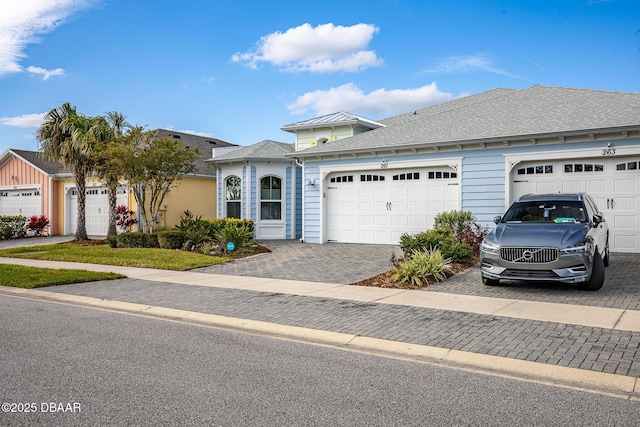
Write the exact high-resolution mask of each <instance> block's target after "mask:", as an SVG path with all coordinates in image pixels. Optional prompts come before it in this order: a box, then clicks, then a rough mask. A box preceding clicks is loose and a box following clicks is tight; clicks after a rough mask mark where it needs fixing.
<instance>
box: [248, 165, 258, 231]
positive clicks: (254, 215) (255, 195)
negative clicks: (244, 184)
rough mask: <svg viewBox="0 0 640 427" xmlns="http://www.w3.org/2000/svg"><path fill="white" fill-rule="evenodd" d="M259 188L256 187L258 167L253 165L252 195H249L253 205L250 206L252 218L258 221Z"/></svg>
mask: <svg viewBox="0 0 640 427" xmlns="http://www.w3.org/2000/svg"><path fill="white" fill-rule="evenodd" d="M256 197H257V189H256V167H255V166H251V195H250V197H249V200H250V201H251V206H250V214H249V215H250V218H251V219H252V220H253V221H257V220H258V216H257V215H256V206H257V204H258V202H257V199H256Z"/></svg>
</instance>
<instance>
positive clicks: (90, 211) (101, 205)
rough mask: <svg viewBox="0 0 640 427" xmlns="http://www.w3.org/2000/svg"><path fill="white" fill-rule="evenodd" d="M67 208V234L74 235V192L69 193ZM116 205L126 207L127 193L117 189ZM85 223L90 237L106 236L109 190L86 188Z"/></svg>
mask: <svg viewBox="0 0 640 427" xmlns="http://www.w3.org/2000/svg"><path fill="white" fill-rule="evenodd" d="M69 194H70V196H69V207H70V209H69V210H68V217H67V224H69V228H68V229H67V231H66V232H67V234H74V233H75V232H76V228H77V224H78V195H77V192H76V190H71V192H70V193H69ZM116 200H117V201H116V204H117V205H118V206H120V205H125V206H127V205H128V197H127V191H126V189H124V188H119V189H118V195H117V198H116ZM85 223H86V228H87V234H88V235H90V236H106V235H107V229H108V227H109V190H108V189H106V188H104V187H99V188H88V189H87V190H86V199H85Z"/></svg>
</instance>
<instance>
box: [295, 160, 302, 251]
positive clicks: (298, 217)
mask: <svg viewBox="0 0 640 427" xmlns="http://www.w3.org/2000/svg"><path fill="white" fill-rule="evenodd" d="M295 188H296V193H295V194H296V219H295V222H296V224H295V226H296V228H295V231H296V235H295V238H296V239H299V238H301V237H302V168H301V167H298V166H296V184H295Z"/></svg>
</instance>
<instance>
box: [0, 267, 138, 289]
mask: <svg viewBox="0 0 640 427" xmlns="http://www.w3.org/2000/svg"><path fill="white" fill-rule="evenodd" d="M124 277H126V276H123V275H121V274H115V273H101V272H95V271H87V270H56V269H52V268H38V267H25V266H22V265H13V264H0V285H2V286H13V287H16V288H25V289H33V288H41V287H44V286H56V285H68V284H70V283H83V282H93V281H96V280H113V279H122V278H124Z"/></svg>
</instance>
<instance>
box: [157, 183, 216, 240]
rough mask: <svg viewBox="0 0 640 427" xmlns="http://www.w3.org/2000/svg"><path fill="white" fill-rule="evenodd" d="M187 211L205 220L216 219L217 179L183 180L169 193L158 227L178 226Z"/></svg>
mask: <svg viewBox="0 0 640 427" xmlns="http://www.w3.org/2000/svg"><path fill="white" fill-rule="evenodd" d="M165 206H166V208H165ZM186 210H189V211H190V212H191V213H192V214H193V215H195V216H202V217H203V218H215V217H216V180H215V178H199V177H186V178H182V179H181V180H180V181H179V182H178V183H177V184H175V185H174V186H173V187H172V188H171V191H170V192H168V193H167V196H166V197H165V199H164V203H163V206H162V210H161V211H160V215H161V219H160V223H159V224H158V226H160V227H167V228H171V227H173V226H175V225H178V224H179V223H180V218H181V217H182V216H183V215H184V211H186Z"/></svg>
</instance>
